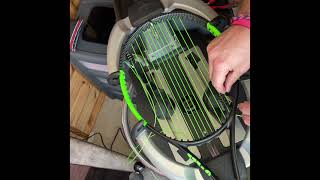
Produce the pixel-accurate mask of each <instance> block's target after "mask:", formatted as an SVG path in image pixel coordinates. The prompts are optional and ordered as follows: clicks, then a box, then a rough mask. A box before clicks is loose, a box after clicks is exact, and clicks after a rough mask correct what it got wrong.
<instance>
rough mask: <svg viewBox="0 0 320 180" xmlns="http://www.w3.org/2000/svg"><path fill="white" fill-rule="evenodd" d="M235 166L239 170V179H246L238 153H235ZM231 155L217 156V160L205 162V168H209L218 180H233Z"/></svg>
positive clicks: (241, 158)
mask: <svg viewBox="0 0 320 180" xmlns="http://www.w3.org/2000/svg"><path fill="white" fill-rule="evenodd" d="M237 157H238V158H237V165H238V169H239V174H240V179H241V180H246V179H248V174H247V169H246V166H245V162H244V159H243V157H242V155H241V153H240V152H239V151H237ZM230 159H231V153H230V152H227V153H225V154H222V155H220V156H218V157H217V158H215V159H213V160H211V161H210V162H207V163H206V164H207V167H209V168H210V169H211V170H212V171H213V172H215V173H216V175H217V176H218V177H219V179H220V180H235V178H234V173H233V167H232V163H231V161H230Z"/></svg>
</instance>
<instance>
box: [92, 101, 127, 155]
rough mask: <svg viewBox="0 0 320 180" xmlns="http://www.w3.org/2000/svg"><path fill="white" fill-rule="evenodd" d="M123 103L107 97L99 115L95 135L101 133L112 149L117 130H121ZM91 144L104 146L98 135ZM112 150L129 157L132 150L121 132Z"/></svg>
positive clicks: (94, 130) (106, 143)
mask: <svg viewBox="0 0 320 180" xmlns="http://www.w3.org/2000/svg"><path fill="white" fill-rule="evenodd" d="M121 103H122V102H121V101H119V100H114V99H110V98H108V97H106V99H105V102H104V104H103V106H102V108H101V110H100V113H99V115H98V118H97V121H96V125H95V127H94V129H93V132H92V134H93V133H96V132H100V133H101V134H102V137H103V141H104V143H105V145H106V146H107V147H108V148H110V145H111V143H112V140H113V139H114V137H115V135H116V133H117V130H118V129H119V128H121ZM89 141H90V142H92V143H94V144H97V145H100V146H102V143H101V140H100V137H99V136H98V135H97V136H95V137H92V139H90V140H89ZM112 149H113V150H114V151H118V152H120V153H122V154H126V155H129V153H130V152H131V149H130V147H129V145H128V144H127V142H126V141H125V140H124V138H123V137H122V135H121V133H120V132H119V133H118V135H117V138H116V141H115V142H114V144H113V147H112Z"/></svg>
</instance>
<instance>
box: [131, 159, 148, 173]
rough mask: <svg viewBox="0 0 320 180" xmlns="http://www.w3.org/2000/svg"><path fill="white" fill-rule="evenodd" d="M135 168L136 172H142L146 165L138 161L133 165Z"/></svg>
mask: <svg viewBox="0 0 320 180" xmlns="http://www.w3.org/2000/svg"><path fill="white" fill-rule="evenodd" d="M133 169H134V171H135V172H136V173H138V174H141V173H142V172H143V171H144V169H145V166H144V165H143V164H142V163H141V162H140V161H138V162H136V163H135V164H134V165H133Z"/></svg>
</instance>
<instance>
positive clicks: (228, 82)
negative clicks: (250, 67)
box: [224, 71, 240, 92]
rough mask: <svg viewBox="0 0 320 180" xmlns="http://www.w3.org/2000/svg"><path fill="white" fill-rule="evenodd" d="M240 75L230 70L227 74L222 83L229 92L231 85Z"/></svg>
mask: <svg viewBox="0 0 320 180" xmlns="http://www.w3.org/2000/svg"><path fill="white" fill-rule="evenodd" d="M239 77H240V75H239V73H238V72H237V71H232V72H230V73H229V74H228V76H227V78H226V81H225V83H224V86H225V90H226V91H227V92H230V89H231V86H232V85H233V84H234V83H235V82H236V81H237V80H238V79H239Z"/></svg>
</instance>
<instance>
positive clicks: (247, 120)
mask: <svg viewBox="0 0 320 180" xmlns="http://www.w3.org/2000/svg"><path fill="white" fill-rule="evenodd" d="M242 119H243V121H244V123H245V124H246V125H247V126H250V115H242Z"/></svg>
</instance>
